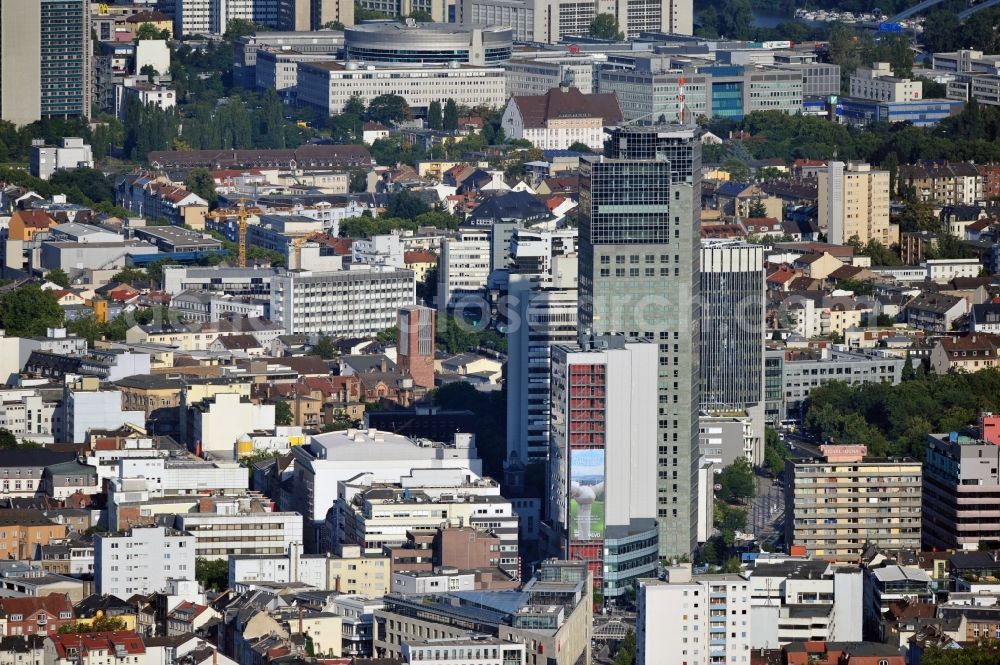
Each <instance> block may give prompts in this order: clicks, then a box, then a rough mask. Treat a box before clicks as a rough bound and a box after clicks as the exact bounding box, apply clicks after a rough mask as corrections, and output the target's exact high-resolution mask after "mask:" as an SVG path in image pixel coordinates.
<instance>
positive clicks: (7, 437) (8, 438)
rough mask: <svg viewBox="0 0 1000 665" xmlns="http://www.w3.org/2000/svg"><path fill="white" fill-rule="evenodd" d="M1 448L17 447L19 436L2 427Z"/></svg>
mask: <svg viewBox="0 0 1000 665" xmlns="http://www.w3.org/2000/svg"><path fill="white" fill-rule="evenodd" d="M0 448H17V437H15V436H14V435H13V434H11V433H10V432H9V431H8V430H5V429H0Z"/></svg>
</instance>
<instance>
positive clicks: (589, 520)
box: [569, 448, 604, 540]
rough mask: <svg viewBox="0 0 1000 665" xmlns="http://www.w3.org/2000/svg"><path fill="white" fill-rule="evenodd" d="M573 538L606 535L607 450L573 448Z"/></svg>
mask: <svg viewBox="0 0 1000 665" xmlns="http://www.w3.org/2000/svg"><path fill="white" fill-rule="evenodd" d="M569 480H570V483H569V484H570V489H569V537H570V540H595V539H601V538H604V449H603V448H596V449H595V448H589V449H581V448H574V449H571V450H570V451H569Z"/></svg>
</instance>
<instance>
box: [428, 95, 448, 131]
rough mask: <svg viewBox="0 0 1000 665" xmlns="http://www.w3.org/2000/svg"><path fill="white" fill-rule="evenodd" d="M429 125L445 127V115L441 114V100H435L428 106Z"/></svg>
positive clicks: (437, 127) (439, 127) (438, 127)
mask: <svg viewBox="0 0 1000 665" xmlns="http://www.w3.org/2000/svg"><path fill="white" fill-rule="evenodd" d="M427 126H428V127H430V128H431V129H441V128H442V127H444V117H443V116H442V114H441V102H439V101H437V100H434V101H433V102H431V103H430V105H429V106H428V107H427Z"/></svg>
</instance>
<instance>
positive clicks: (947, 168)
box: [899, 161, 983, 237]
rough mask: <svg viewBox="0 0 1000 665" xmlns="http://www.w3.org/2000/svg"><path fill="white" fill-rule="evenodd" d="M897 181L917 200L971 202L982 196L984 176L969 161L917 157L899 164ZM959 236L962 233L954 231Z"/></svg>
mask: <svg viewBox="0 0 1000 665" xmlns="http://www.w3.org/2000/svg"><path fill="white" fill-rule="evenodd" d="M899 182H900V184H901V185H905V186H906V187H912V188H913V189H912V193H913V195H914V196H915V197H916V198H917V199H918V200H920V201H933V202H935V203H938V204H941V205H948V206H964V205H968V206H972V205H976V203H978V202H979V201H981V200H983V177H982V175H981V174H980V173H979V169H978V168H977V167H976V165H975V164H972V163H970V162H948V161H929V162H925V161H918V162H917V163H916V164H905V165H902V166H900V167H899ZM956 235H959V237H962V235H964V234H956Z"/></svg>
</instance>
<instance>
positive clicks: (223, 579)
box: [194, 557, 229, 591]
mask: <svg viewBox="0 0 1000 665" xmlns="http://www.w3.org/2000/svg"><path fill="white" fill-rule="evenodd" d="M194 578H195V579H196V580H198V583H199V584H201V585H202V586H203V587H205V588H206V589H212V590H213V591H224V590H225V589H226V587H227V586H228V585H229V562H228V561H227V560H226V559H206V558H204V557H198V558H197V559H195V562H194Z"/></svg>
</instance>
